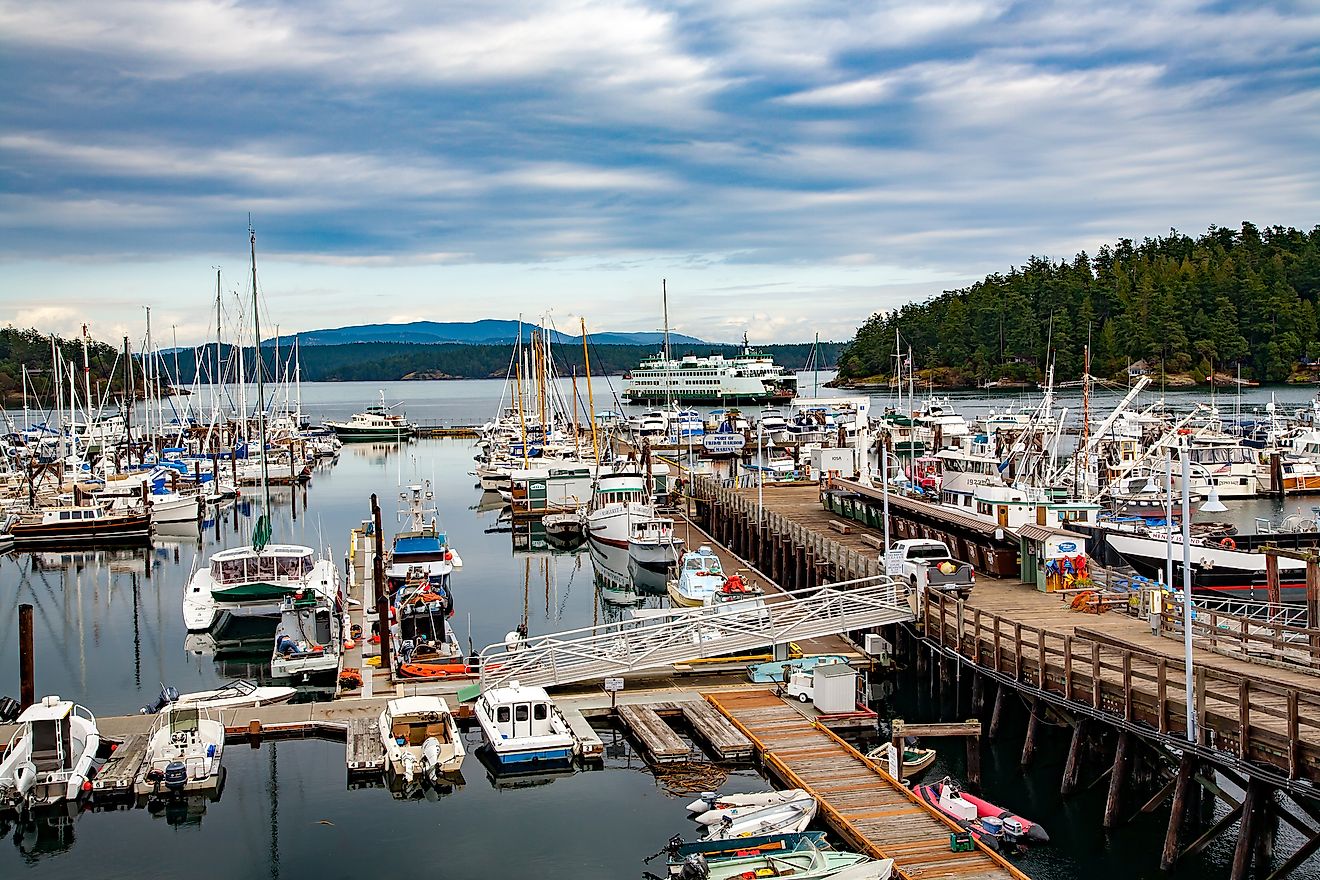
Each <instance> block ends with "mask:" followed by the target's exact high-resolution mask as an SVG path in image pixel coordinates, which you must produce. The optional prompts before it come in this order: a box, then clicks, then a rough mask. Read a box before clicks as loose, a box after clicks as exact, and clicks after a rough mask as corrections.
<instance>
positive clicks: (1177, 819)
mask: <svg viewBox="0 0 1320 880" xmlns="http://www.w3.org/2000/svg"><path fill="white" fill-rule="evenodd" d="M1195 771H1196V759H1194V758H1192V757H1191V756H1190V755H1185V756H1183V759H1182V761H1180V762H1179V764H1178V778H1177V779H1176V780H1175V781H1174V784H1173V807H1172V809H1170V810H1169V827H1168V829H1167V830H1166V831H1165V832H1164V850H1163V852H1161V853H1160V870H1161V871H1168V870H1171V869H1172V868H1173V864H1174V862H1176V861H1178V838H1179V836H1180V834H1181V832H1182V827H1183V819H1184V818H1185V816H1184V814H1185V813H1186V812H1187V793H1188V792H1189V791H1190V790H1191V787H1192V786H1193V785H1194V784H1195V783H1194V781H1193V779H1192V774H1193V773H1194V772H1195Z"/></svg>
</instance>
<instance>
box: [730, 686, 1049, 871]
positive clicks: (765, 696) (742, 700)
mask: <svg viewBox="0 0 1320 880" xmlns="http://www.w3.org/2000/svg"><path fill="white" fill-rule="evenodd" d="M705 696H706V699H707V700H709V701H710V702H711V704H712V705H714V706H715V708H717V709H719V710H720V711H721V712H723V713H724V714H725V715H726V716H728V718H729V719H730V720H731V721H732V722H733V723H734V724H736V725H737V726H738V727H739V728H740V729H741V730H742V731H743V733H745V734H746V735H747V736H748V738H749V739H751V741H752V742H753V743H754V744H755V745H756V749H757V751H758V752H759V753H760V755H761V758H762V760H764V761H765V763H766V766H767V767H769V768H770V769H771V770H772V771H773V773H774V774H775V776H777V777H778V778H779V780H780V781H781V782H782V783H784V784H785V785H788V786H792V787H794V788H803V789H806V790H807V791H809V792H811V793H812V794H813V795H815V797H816V798H817V799H818V800H819V801H820V814H821V815H823V816H824V817H825V819H826V821H828V822H829V824H830V826H831V827H832V828H833V829H834V830H835V832H837V833H838V834H839V835H840V836H841V837H843V838H844V839H845V840H846V841H847V842H848V843H849V844H850V845H852V846H853V847H855V848H857V849H858V850H859V851H861V852H864V853H866V854H868V855H870V856H872V857H874V858H890V859H893V860H894V863H895V869H896V871H897V873H898V875H899V876H901V877H903V878H904V880H936V878H949V880H953V878H958V880H980V878H986V880H989V878H995V880H1004V878H1014V880H1027V878H1026V875H1024V874H1023V873H1022V872H1021V871H1019V870H1017V869H1016V868H1014V867H1013V866H1012V865H1010V864H1009V863H1008V862H1007V861H1005V860H1004V859H1003V858H1002V857H1001V856H999V855H998V854H997V853H993V852H990V851H989V850H986V849H984V848H983V847H982V846H981V845H980V844H979V843H978V844H977V848H976V849H975V850H972V851H971V852H961V853H956V852H951V851H950V848H949V835H950V834H951V833H952V832H954V831H957V830H959V829H958V826H956V825H955V824H954V823H953V822H951V821H950V820H948V819H946V818H945V817H944V816H942V815H940V814H939V813H937V812H935V811H934V810H933V809H931V808H930V807H928V806H926V805H925V804H924V803H922V802H921V801H920V800H918V799H917V797H916V796H915V795H913V794H912V792H910V791H908V790H907V789H906V788H904V787H903V786H902V785H901V784H900V783H898V782H896V781H895V780H894V779H893V778H892V777H890V776H889V775H888V774H887V773H885V772H884V771H883V770H881V769H880V768H879V767H878V766H876V765H875V764H873V763H871V762H870V761H868V760H866V758H865V757H864V756H863V755H862V753H861V752H859V751H857V750H856V749H854V748H853V747H852V746H850V745H848V743H846V742H844V741H843V740H841V739H839V738H838V737H837V736H835V735H834V734H833V733H830V732H829V731H828V730H825V729H824V728H822V727H820V726H819V725H817V724H814V723H813V722H811V721H809V720H808V719H806V718H804V717H803V716H802V715H801V714H799V713H798V712H797V711H796V710H795V709H794V708H793V707H791V706H789V705H787V704H786V703H784V701H783V700H781V699H780V698H779V697H776V696H775V695H774V694H773V693H772V692H771V691H768V690H762V689H755V690H741V691H723V692H719V693H707V694H706V695H705Z"/></svg>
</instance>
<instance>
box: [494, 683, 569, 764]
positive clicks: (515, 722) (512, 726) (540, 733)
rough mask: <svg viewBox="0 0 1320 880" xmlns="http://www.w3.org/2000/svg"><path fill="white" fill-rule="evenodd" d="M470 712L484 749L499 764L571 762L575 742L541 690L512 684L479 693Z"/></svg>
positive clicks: (561, 717) (555, 708)
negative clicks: (493, 756)
mask: <svg viewBox="0 0 1320 880" xmlns="http://www.w3.org/2000/svg"><path fill="white" fill-rule="evenodd" d="M473 712H474V714H475V715H476V716H477V723H478V724H479V725H481V735H482V737H483V738H485V740H486V745H487V746H489V747H490V750H491V752H492V753H493V754H494V755H495V758H496V759H497V760H498V761H499V762H500V763H501V764H527V763H533V762H546V763H549V762H555V761H570V760H572V758H573V752H574V749H575V748H576V746H577V738H576V737H575V736H573V731H572V729H571V728H570V727H569V726H568V721H567V720H566V719H565V718H564V715H563V713H561V712H560V711H559V707H558V706H556V705H555V704H554V701H553V700H551V699H550V696H549V695H548V694H547V693H546V692H545V688H540V687H526V686H523V685H520V684H518V682H516V681H512V682H510V683H509V685H508V687H498V688H491V689H490V690H488V691H485V692H483V693H482V695H481V696H480V697H479V698H478V699H477V703H476V707H475V708H474V710H473Z"/></svg>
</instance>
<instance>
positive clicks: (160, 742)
mask: <svg viewBox="0 0 1320 880" xmlns="http://www.w3.org/2000/svg"><path fill="white" fill-rule="evenodd" d="M224 748H225V726H224V724H222V723H221V722H219V721H217V720H215V719H214V718H212V717H211V713H210V711H209V710H208V709H207V708H205V707H203V706H200V705H198V704H196V703H194V704H192V705H187V706H180V705H178V704H175V705H172V706H168V707H166V708H165V710H164V711H163V712H161V713H160V715H158V716H157V718H156V721H155V723H154V724H152V726H151V731H150V732H149V733H148V734H147V753H146V756H145V757H144V758H143V761H142V766H141V768H140V769H139V770H138V774H137V777H136V778H135V779H134V783H133V787H134V790H135V791H136V792H137V793H138V794H139V795H159V794H162V793H165V792H170V793H176V794H184V793H194V792H200V791H210V790H212V789H216V788H219V787H220V783H221V778H222V773H223V768H222V767H221V764H220V761H221V758H222V757H223V755H224Z"/></svg>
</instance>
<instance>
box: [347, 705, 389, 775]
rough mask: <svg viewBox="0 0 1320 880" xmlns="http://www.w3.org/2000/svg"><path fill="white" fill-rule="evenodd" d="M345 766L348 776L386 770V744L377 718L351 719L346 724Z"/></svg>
mask: <svg viewBox="0 0 1320 880" xmlns="http://www.w3.org/2000/svg"><path fill="white" fill-rule="evenodd" d="M344 728H345V729H344V766H346V767H347V768H348V775H349V776H350V777H352V776H363V775H366V774H376V773H381V772H383V771H384V770H385V744H384V743H382V742H381V741H380V728H379V726H378V724H377V719H376V718H351V719H349V720H348V721H346V722H345V723H344Z"/></svg>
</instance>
